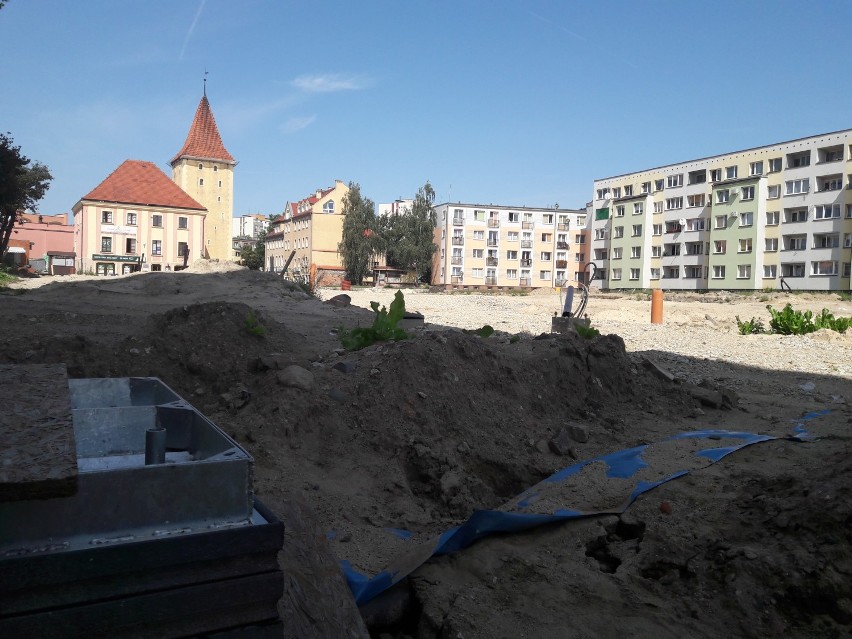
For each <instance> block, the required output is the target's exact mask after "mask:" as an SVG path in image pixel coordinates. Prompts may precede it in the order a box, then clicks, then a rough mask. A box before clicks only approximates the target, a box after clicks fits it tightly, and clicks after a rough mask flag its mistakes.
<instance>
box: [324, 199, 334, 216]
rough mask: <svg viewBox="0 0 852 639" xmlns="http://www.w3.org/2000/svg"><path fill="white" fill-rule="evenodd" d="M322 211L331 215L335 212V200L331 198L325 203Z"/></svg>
mask: <svg viewBox="0 0 852 639" xmlns="http://www.w3.org/2000/svg"><path fill="white" fill-rule="evenodd" d="M322 212H323V213H327V214H329V215H332V214H334V200H329V201H328V202H326V203H325V204H323V205H322Z"/></svg>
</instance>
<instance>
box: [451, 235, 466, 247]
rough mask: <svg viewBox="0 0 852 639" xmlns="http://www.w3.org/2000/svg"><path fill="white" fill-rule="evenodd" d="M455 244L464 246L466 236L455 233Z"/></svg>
mask: <svg viewBox="0 0 852 639" xmlns="http://www.w3.org/2000/svg"><path fill="white" fill-rule="evenodd" d="M453 246H464V238H463V237H460V236H457V235H454V236H453Z"/></svg>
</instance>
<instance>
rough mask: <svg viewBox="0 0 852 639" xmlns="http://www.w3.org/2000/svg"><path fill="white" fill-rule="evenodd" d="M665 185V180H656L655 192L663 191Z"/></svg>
mask: <svg viewBox="0 0 852 639" xmlns="http://www.w3.org/2000/svg"><path fill="white" fill-rule="evenodd" d="M665 183H666V181H665V180H654V190H655V191H662V190H663V186H664V185H665Z"/></svg>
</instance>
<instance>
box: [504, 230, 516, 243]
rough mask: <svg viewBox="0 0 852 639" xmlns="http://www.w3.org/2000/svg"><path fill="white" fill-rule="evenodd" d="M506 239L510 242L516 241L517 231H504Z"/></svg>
mask: <svg viewBox="0 0 852 639" xmlns="http://www.w3.org/2000/svg"><path fill="white" fill-rule="evenodd" d="M506 239H507V240H509V241H510V242H517V241H518V232H517V231H509V232H508V233H506Z"/></svg>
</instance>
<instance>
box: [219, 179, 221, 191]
mask: <svg viewBox="0 0 852 639" xmlns="http://www.w3.org/2000/svg"><path fill="white" fill-rule="evenodd" d="M219 188H220V189H221V188H222V180H219Z"/></svg>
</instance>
